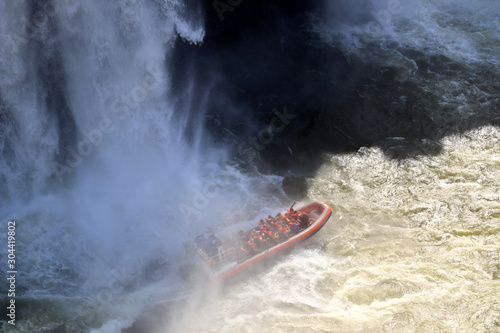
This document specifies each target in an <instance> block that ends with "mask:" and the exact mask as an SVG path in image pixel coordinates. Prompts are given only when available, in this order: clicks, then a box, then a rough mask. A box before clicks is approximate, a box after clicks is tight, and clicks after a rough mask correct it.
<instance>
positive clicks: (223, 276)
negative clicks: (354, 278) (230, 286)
mask: <svg viewBox="0 0 500 333" xmlns="http://www.w3.org/2000/svg"><path fill="white" fill-rule="evenodd" d="M296 210H299V211H300V210H304V211H309V212H311V213H313V214H315V215H316V216H315V220H314V221H313V222H312V223H311V224H310V225H309V226H308V227H307V228H305V229H304V230H302V231H301V232H299V233H298V234H296V235H294V236H292V237H290V238H289V239H287V240H286V241H284V242H282V243H280V244H277V245H275V246H273V247H271V248H269V249H267V250H264V251H262V252H260V253H258V254H256V255H254V256H252V257H251V258H248V259H247V260H245V261H243V262H240V263H234V264H232V265H228V266H227V267H224V268H222V269H220V270H218V271H216V272H210V273H209V276H210V278H209V282H208V283H209V284H216V283H219V282H222V281H224V280H227V279H229V278H231V277H233V276H235V275H237V274H239V273H241V272H242V271H244V270H246V269H248V268H250V267H252V266H255V265H256V264H258V263H259V262H262V261H264V260H266V259H268V258H270V257H273V256H275V255H277V254H279V253H281V252H284V251H285V250H288V249H290V248H292V247H294V246H296V245H297V244H299V243H301V242H303V241H305V240H307V239H308V238H310V237H312V236H313V235H315V234H316V233H317V232H318V231H319V230H320V229H321V228H322V227H323V226H324V225H325V224H326V222H327V221H328V219H329V218H330V216H331V215H332V209H331V208H330V206H328V205H327V204H326V203H324V202H322V201H319V200H316V201H314V202H313V203H310V204H308V205H305V206H303V207H301V208H297V209H296ZM319 210H321V212H320V214H319V215H318V214H316V213H315V212H318V211H319Z"/></svg>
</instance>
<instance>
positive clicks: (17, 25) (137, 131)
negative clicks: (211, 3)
mask: <svg viewBox="0 0 500 333" xmlns="http://www.w3.org/2000/svg"><path fill="white" fill-rule="evenodd" d="M367 3H369V4H370V6H371V7H370V10H371V11H373V13H370V12H368V13H366V12H364V11H365V9H366V8H365V6H361V5H360V6H351V5H350V4H343V5H342V6H341V5H340V3H339V2H337V1H331V2H326V4H327V6H326V8H327V9H328V10H327V11H325V13H321V14H322V15H323V16H320V17H311V18H310V19H311V22H312V23H311V26H310V27H309V28H308V29H309V33H311V34H313V35H315V36H319V39H320V40H321V41H322V43H324V45H326V46H325V47H331V48H332V49H336V50H337V49H338V50H340V51H341V52H342V53H343V56H344V58H343V59H342V60H343V61H345V66H353V64H354V65H356V64H358V65H359V64H365V65H366V64H368V65H369V66H368V65H367V68H371V69H375V70H377V69H380V71H381V72H382V73H385V72H386V71H387V70H388V68H392V69H394V73H395V74H394V75H393V77H392V79H394V80H395V81H398V80H399V81H398V82H402V83H403V82H405V83H406V82H411V83H412V84H414V85H415V86H416V87H418V88H419V89H421V90H422V91H424V92H425V93H426V94H429V95H432V96H433V98H434V99H433V100H432V102H433V104H430V103H429V104H428V105H427V104H426V103H427V102H429V101H427V100H424V99H422V98H425V97H426V96H428V95H425V94H420V95H417V94H416V93H415V95H411V94H410V95H407V96H398V100H399V101H402V103H403V102H405V101H407V100H408V101H411V103H408V104H405V107H406V109H405V110H406V112H407V114H406V115H410V116H411V115H412V113H411V112H412V111H413V112H417V111H419V110H425V112H426V115H428V117H429V119H431V120H432V122H433V123H438V124H440V126H441V127H437V129H436V131H437V132H438V133H436V139H435V140H434V139H429V138H427V137H425V136H423V137H422V138H406V137H401V136H394V137H387V138H385V139H383V140H381V141H379V142H376V143H374V144H373V145H370V146H369V147H361V148H359V149H355V151H354V152H350V153H342V154H334V153H324V154H323V155H322V157H321V166H320V167H319V168H318V169H317V170H314V172H311V173H310V174H308V175H300V174H299V175H296V174H294V176H297V177H299V178H301V179H302V180H303V188H305V196H304V197H302V198H300V200H302V201H304V202H307V201H309V200H312V199H321V200H323V201H325V202H327V203H328V204H329V205H330V206H331V207H332V208H333V211H334V214H333V216H332V218H331V219H330V221H329V222H328V223H327V225H326V226H325V227H324V228H323V229H322V230H321V231H320V232H319V233H318V234H317V235H316V236H315V237H313V238H311V239H310V240H309V241H308V242H307V243H305V244H304V245H302V246H301V247H299V248H296V249H294V250H292V251H291V252H290V253H289V254H285V255H283V256H280V257H278V258H275V259H273V260H271V261H270V262H269V263H267V264H266V265H263V266H262V267H261V268H260V269H258V270H256V271H253V272H252V274H248V275H243V276H241V277H240V278H239V279H237V280H236V281H234V282H232V283H230V284H227V285H225V286H222V287H221V288H216V289H213V290H211V291H209V292H208V293H207V292H199V290H197V291H192V290H189V289H184V285H183V282H182V281H181V280H180V278H179V276H178V274H177V272H178V265H179V264H180V260H179V258H180V257H182V253H183V245H182V243H183V242H186V241H190V240H191V239H193V237H195V236H196V235H197V234H198V233H199V232H200V230H204V229H205V228H206V227H211V228H212V230H214V229H215V231H217V230H225V229H228V228H235V230H236V229H238V228H239V227H240V225H245V224H249V223H254V220H255V219H256V218H260V217H263V216H267V215H268V214H273V213H276V212H277V211H281V210H282V209H283V207H285V206H288V205H289V204H290V203H291V202H293V201H294V200H295V198H294V197H293V195H291V194H290V193H288V192H287V191H286V190H284V189H283V187H282V181H283V180H284V177H283V175H272V174H271V175H263V174H261V173H259V172H258V171H256V170H255V169H253V168H251V167H248V166H242V165H241V164H240V163H239V162H240V161H239V160H238V159H235V158H234V157H233V156H230V154H229V151H230V150H231V149H230V148H232V149H233V150H234V149H236V150H237V147H238V146H237V145H236V146H235V147H229V148H228V147H221V146H218V145H216V144H215V143H214V141H213V140H212V138H211V137H210V135H209V134H207V133H206V132H205V131H204V128H203V122H204V119H205V118H204V117H205V114H204V111H205V107H206V106H205V104H204V103H205V99H204V97H203V96H198V95H194V91H196V89H195V88H194V87H193V86H194V83H192V82H191V81H190V79H191V77H190V75H189V73H186V75H185V76H186V82H188V83H187V84H186V89H185V90H182V89H181V90H179V89H177V90H175V88H176V82H172V73H171V70H172V67H171V66H172V64H171V61H172V59H171V56H172V53H173V49H174V48H175V45H177V44H176V41H178V40H179V38H180V39H182V40H183V41H184V42H185V43H187V44H193V45H199V46H200V47H201V45H202V44H203V41H204V36H205V31H204V29H203V23H204V21H203V20H204V18H203V15H202V13H201V12H200V11H199V10H197V9H196V8H194V9H193V7H192V6H191V5H187V4H186V3H185V2H183V1H175V0H167V1H148V2H135V1H127V2H120V3H118V2H115V3H108V2H106V3H103V2H100V1H70V0H68V1H61V2H54V3H47V4H46V5H37V4H33V3H32V2H30V1H16V2H1V3H0V13H2V14H1V15H2V20H1V23H0V24H1V27H2V32H6V33H2V34H0V45H1V47H2V55H1V58H0V73H1V76H0V80H1V81H0V96H1V100H0V102H1V107H2V109H1V112H2V113H1V114H0V115H1V118H0V126H1V128H0V130H1V131H0V139H1V140H0V148H1V150H0V151H1V153H2V158H1V159H0V184H1V188H0V198H1V199H2V201H1V203H0V220H1V221H2V223H3V221H8V220H13V219H15V220H16V221H17V225H18V226H17V229H16V232H17V234H18V235H19V238H18V240H17V249H18V252H17V262H18V265H19V272H20V273H19V275H18V280H17V287H18V289H17V291H18V296H17V297H18V298H17V300H18V305H19V306H18V308H17V309H18V316H19V321H18V325H17V326H16V327H15V328H13V327H9V326H7V325H6V323H5V322H2V324H3V327H2V330H3V331H5V332H56V331H63V332H90V331H92V332H120V331H121V330H123V332H135V331H140V332H148V331H151V332H228V333H233V332H318V331H319V332H365V331H366V332H497V331H499V330H500V321H499V320H500V319H499V318H500V303H499V299H498V290H500V288H499V287H500V282H499V281H500V280H499V279H500V275H499V274H500V248H499V244H500V242H499V240H500V239H499V238H500V236H499V231H500V229H499V218H500V204H499V199H500V192H499V188H500V187H499V185H500V184H499V183H498V182H499V179H500V157H499V156H500V145H499V140H500V131H499V129H498V119H500V115H498V116H497V118H495V119H491V120H492V121H491V123H488V122H485V121H483V118H481V117H480V115H481V114H483V113H488V112H489V113H491V114H498V110H496V107H497V105H498V87H500V84H499V82H500V80H499V78H500V72H498V69H497V67H496V65H497V64H498V62H499V58H498V54H500V53H499V51H500V49H499V45H500V43H498V42H499V41H500V35H499V32H498V31H499V30H498V14H500V9H499V5H498V3H497V2H496V1H493V0H481V1H477V2H475V3H469V2H467V1H457V2H454V4H449V3H448V2H446V1H440V0H422V1H394V0H390V1H382V0H377V1H367V2H365V4H367ZM339 8H341V9H342V10H341V11H340V12H341V14H338V12H336V11H338V10H339ZM235 10H236V9H235ZM358 11H362V12H364V14H363V15H358V14H357V13H358ZM342 64H344V63H342ZM333 65H337V64H332V66H333ZM342 66H343V65H342ZM391 66H392V67H391ZM374 73H376V74H378V73H377V72H375V71H374ZM381 77H383V75H379V76H376V78H375V77H374V78H373V81H370V82H369V83H370V84H366V85H365V86H364V87H363V89H364V90H359V91H358V94H359V95H360V96H362V98H365V99H366V100H368V101H369V100H370V99H371V98H373V97H374V96H384V95H386V94H387V95H390V92H388V91H386V90H384V89H383V88H384V85H383V82H377V81H376V80H377V79H380V78H381ZM344 79H345V80H347V81H348V80H349V79H348V78H344ZM191 84H192V85H191ZM283 84H284V83H283ZM377 89H378V90H377ZM173 90H175V91H176V93H178V95H175V96H172V91H173ZM206 91H207V92H206V94H209V93H210V90H209V89H208V88H207V90H206ZM217 93H220V94H221V95H223V93H224V92H217ZM179 101H181V102H179ZM292 102H293V101H291V104H293V103H292ZM389 102H393V101H392V100H389ZM176 103H179V104H176ZM178 105H183V106H185V108H186V109H188V110H189V112H179V110H178V108H176V107H177V106H178ZM234 105H238V104H237V103H235V104H234ZM374 107H379V106H374ZM412 107H415V109H412ZM193 110H196V111H193ZM181 111H185V110H184V109H183V110H181ZM229 111H231V110H229ZM229 111H228V112H229ZM291 112H293V111H291ZM236 114H239V113H236ZM229 118H230V117H229ZM245 119H246V118H245ZM298 119H299V120H298V121H300V117H299V118H298ZM464 124H465V125H464ZM260 125H262V124H259V126H260ZM265 125H267V124H264V125H263V126H265ZM413 126H415V127H418V126H419V124H413ZM252 127H257V128H258V126H256V125H255V124H249V128H252ZM364 131H366V132H370V128H365V129H364ZM188 132H189V134H187V133H188ZM255 135H257V134H255ZM347 135H348V134H347ZM186 136H189V138H190V139H189V140H186ZM275 139H276V140H278V139H279V138H278V134H276V138H275ZM238 143H239V142H238ZM238 143H237V144H238ZM293 153H294V152H293V150H291V149H289V151H286V154H291V155H293ZM5 234H6V229H5V228H4V229H2V230H1V231H0V235H2V237H3V236H4V235H5ZM2 239H5V237H3V238H2ZM0 254H1V256H0V260H1V263H0V267H2V269H3V268H4V264H5V260H4V259H5V258H6V256H7V249H6V248H5V247H2V248H1V250H0ZM6 286H7V285H6V284H0V292H1V294H2V302H1V304H2V306H3V304H4V302H5V298H4V297H3V295H5V294H6V290H5V287H6Z"/></svg>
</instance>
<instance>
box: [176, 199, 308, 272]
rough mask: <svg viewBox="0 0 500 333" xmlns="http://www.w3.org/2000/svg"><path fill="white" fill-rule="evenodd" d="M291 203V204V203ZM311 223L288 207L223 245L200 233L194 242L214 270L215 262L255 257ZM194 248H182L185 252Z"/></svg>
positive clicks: (303, 215)
mask: <svg viewBox="0 0 500 333" xmlns="http://www.w3.org/2000/svg"><path fill="white" fill-rule="evenodd" d="M294 204H295V203H294ZM311 223H312V219H311V218H310V217H309V214H308V213H307V212H305V211H298V210H294V209H293V205H292V207H290V208H289V209H288V210H287V212H286V213H285V214H281V213H278V214H277V215H276V216H275V217H273V216H271V215H269V216H268V217H267V218H265V219H262V220H260V221H258V222H257V224H258V226H257V227H255V228H253V229H251V230H249V231H247V232H244V231H243V230H241V231H239V232H238V237H237V239H233V240H232V241H229V242H228V243H225V244H223V243H222V242H221V240H220V239H219V238H217V237H216V236H215V235H213V234H209V235H205V234H201V235H199V236H198V237H196V238H195V240H194V243H195V246H196V248H197V249H198V251H200V253H201V254H202V255H203V257H205V258H207V260H208V262H207V264H208V266H209V267H211V268H214V266H215V265H216V264H217V262H223V261H224V260H226V259H228V258H229V260H236V261H242V260H245V259H246V258H249V257H252V256H254V255H255V254H257V253H259V252H261V251H264V250H266V249H268V248H270V247H273V246H274V245H277V244H279V243H281V242H283V241H285V240H287V239H288V238H290V237H292V236H294V235H296V234H298V233H299V232H301V231H302V230H304V229H305V228H307V227H308V226H309V225H310V224H311ZM192 249H194V248H191V247H189V246H188V245H186V250H187V251H188V252H189V251H191V250H192Z"/></svg>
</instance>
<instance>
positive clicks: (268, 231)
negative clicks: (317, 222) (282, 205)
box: [238, 205, 310, 258]
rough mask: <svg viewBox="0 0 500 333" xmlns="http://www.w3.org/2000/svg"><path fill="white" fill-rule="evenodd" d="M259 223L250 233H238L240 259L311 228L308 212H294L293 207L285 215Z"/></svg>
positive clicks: (268, 218) (269, 217) (278, 215)
mask: <svg viewBox="0 0 500 333" xmlns="http://www.w3.org/2000/svg"><path fill="white" fill-rule="evenodd" d="M257 223H258V226H257V227H256V228H253V229H252V230H250V231H247V232H244V231H242V230H241V231H239V232H238V242H239V245H240V249H239V252H240V253H239V254H240V258H241V257H242V258H245V257H251V256H253V255H255V254H256V253H258V252H260V251H263V250H266V249H268V248H270V247H272V246H274V245H276V244H279V243H281V242H283V241H284V240H286V239H288V238H290V237H291V236H293V235H296V234H298V233H299V232H301V231H302V230H304V229H305V228H307V227H308V226H309V224H310V217H309V214H307V213H306V212H300V211H298V210H294V209H293V205H292V207H290V208H289V209H288V210H287V212H286V213H285V214H281V213H278V214H277V215H276V216H275V217H272V216H271V215H269V216H268V217H267V218H265V219H262V220H260V221H258V222H257Z"/></svg>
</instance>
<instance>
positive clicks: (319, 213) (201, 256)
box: [195, 200, 332, 284]
mask: <svg viewBox="0 0 500 333" xmlns="http://www.w3.org/2000/svg"><path fill="white" fill-rule="evenodd" d="M292 207H293V206H292ZM290 213H292V214H290ZM331 214H332V209H331V208H330V207H329V206H328V205H327V204H326V203H324V202H322V201H319V200H316V201H314V202H312V203H309V204H306V205H304V206H302V207H299V208H296V209H295V210H294V209H293V208H291V209H289V210H287V212H282V213H280V214H278V215H277V216H276V217H275V218H272V219H271V218H270V219H268V221H266V223H264V224H263V223H259V226H258V227H256V228H254V229H252V230H249V231H247V232H245V233H243V232H242V231H240V233H239V235H238V236H235V237H233V238H232V239H229V240H226V241H224V242H222V241H221V240H219V239H218V238H217V237H216V236H214V235H208V236H205V235H200V236H198V237H197V239H195V249H196V252H197V256H198V260H197V261H198V266H202V270H203V271H204V275H206V276H207V278H208V281H209V284H213V283H216V282H220V281H223V280H226V279H228V278H230V277H232V276H234V275H236V274H238V273H240V272H241V271H243V270H245V269H247V268H249V267H251V266H254V265H256V264H257V263H259V262H261V261H263V260H265V259H267V258H269V257H271V256H274V255H276V254H278V253H280V252H282V251H284V250H287V249H289V248H291V247H293V246H295V245H297V244H298V243H300V242H302V241H304V240H306V239H308V238H309V237H311V236H313V235H314V234H315V233H317V232H318V231H319V230H320V229H321V228H322V227H323V226H324V225H325V223H326V222H327V221H328V219H329V218H330V216H331ZM292 215H294V218H295V219H296V220H297V221H298V219H299V217H300V218H301V221H300V227H298V225H299V222H297V223H296V225H297V226H295V225H293V223H292V224H291V226H292V227H294V228H287V233H286V235H284V234H283V233H281V237H279V238H278V237H277V236H276V238H275V239H272V240H271V238H269V237H267V236H266V235H264V234H263V233H262V232H261V231H259V229H264V230H267V231H270V230H271V229H273V230H276V228H277V227H276V226H277V225H278V224H277V222H273V220H274V221H277V220H276V218H278V219H282V220H283V221H285V222H286V221H288V222H293V221H291V220H292V217H291V216H292ZM261 221H262V220H261ZM266 224H267V225H266ZM266 228H267V229H266ZM291 229H294V230H293V232H290V230H291ZM259 232H260V235H263V236H266V237H267V239H268V240H269V241H266V242H265V243H264V242H262V244H265V245H262V246H260V247H259V248H257V246H256V245H255V244H254V243H250V244H253V245H254V247H253V248H249V247H248V246H247V245H246V244H245V243H246V241H245V238H246V239H248V238H250V239H251V238H252V236H253V237H260V236H259ZM256 235H257V236H256ZM261 239H262V238H261ZM250 242H252V240H251V241H250ZM207 244H210V246H207ZM267 244H268V245H267ZM259 245H260V244H259ZM245 246H246V248H245ZM248 249H249V250H250V251H248Z"/></svg>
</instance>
